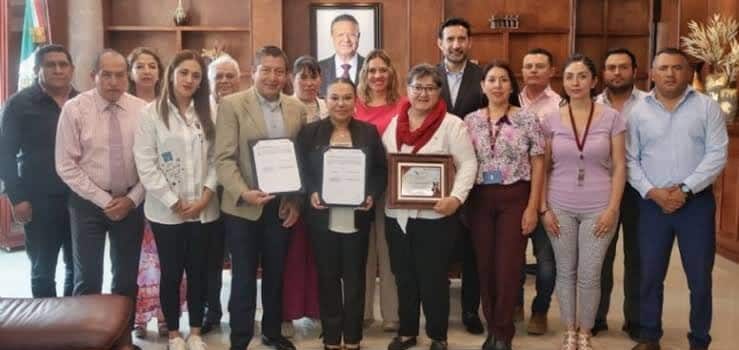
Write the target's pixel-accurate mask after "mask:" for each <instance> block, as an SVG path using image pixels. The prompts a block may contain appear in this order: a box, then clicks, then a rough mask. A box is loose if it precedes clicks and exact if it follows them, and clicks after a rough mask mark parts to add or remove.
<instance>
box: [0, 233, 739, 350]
mask: <svg viewBox="0 0 739 350" xmlns="http://www.w3.org/2000/svg"><path fill="white" fill-rule="evenodd" d="M619 249H620V247H619ZM678 254H679V253H678V252H677V249H675V251H673V256H672V260H671V261H672V263H671V266H670V270H669V273H668V278H667V281H666V285H665V301H666V303H665V308H664V328H665V330H664V331H665V336H664V338H663V339H662V348H663V349H665V350H678V349H680V350H682V349H686V350H687V349H688V344H687V339H686V337H685V335H686V333H687V327H688V312H689V309H690V308H689V303H688V294H689V291H688V289H687V284H686V280H685V276H684V274H683V273H682V267H681V265H680V259H679V255H678ZM616 266H617V269H616V272H615V275H616V281H615V285H616V286H615V288H614V291H613V299H612V308H611V310H612V312H611V313H610V315H609V324H610V326H611V328H612V330H611V331H608V332H605V333H603V334H602V335H598V337H596V338H595V339H594V341H593V342H594V345H595V348H596V349H609V350H612V349H613V350H622V349H627V350H628V349H630V348H631V347H632V346H633V344H634V343H633V342H632V341H630V340H629V339H628V338H627V337H626V336H625V335H624V334H623V333H622V332H620V331H619V329H620V327H621V324H622V323H623V317H622V314H621V312H620V307H621V302H622V300H623V290H622V288H621V283H622V276H623V269H622V266H623V265H622V260H621V256H619V257H617V263H616ZM0 271H1V272H0V296H3V297H27V296H30V286H29V282H28V278H27V276H28V275H29V264H28V259H27V257H26V254H25V252H24V251H15V252H12V253H6V252H4V251H1V252H0ZM59 271H60V272H59V273H58V274H57V276H61V268H60V269H59ZM713 280H714V292H713V294H714V299H713V300H714V313H713V328H712V336H713V339H714V341H713V344H712V346H711V349H713V350H735V349H739V345H737V340H739V335H737V330H739V327H737V324H739V265H737V264H735V263H733V262H730V261H728V260H726V259H724V258H721V257H718V258H717V259H716V267H715V269H714V273H713ZM230 282H231V276H230V272H226V273H225V274H224V288H223V295H222V300H223V301H224V305H226V304H225V301H226V300H227V298H228V291H229V288H230ZM109 283H110V276H107V275H106V286H107V285H109ZM533 288H534V286H533V279H532V278H529V280H528V281H527V283H526V300H527V305H529V304H530V300H531V298H532V294H533ZM452 299H453V300H452V304H451V305H452V311H451V315H450V317H451V324H450V330H449V345H450V346H449V347H450V349H456V350H468V349H470V350H471V349H479V348H480V345H481V344H482V342H483V340H484V337H483V336H473V335H469V334H467V333H465V332H464V329H463V328H462V325H461V323H460V320H459V314H460V312H459V284H458V283H453V285H452ZM376 300H377V299H376ZM558 312H559V311H558V308H557V303H556V301H554V302H553V304H552V310H551V311H550V313H549V324H550V329H551V330H550V332H549V333H547V334H546V335H544V336H536V337H534V336H529V335H526V334H525V331H524V324H519V325H518V329H517V337H516V338H515V339H514V343H513V344H514V348H515V349H522V350H554V349H558V348H559V343H560V332H561V330H562V326H561V324H560V323H559V314H558ZM375 314H376V315H379V305H377V304H376V305H375ZM186 317H187V315H184V316H183V322H182V324H184V325H186V324H187V321H186ZM378 317H379V316H378ZM296 325H297V327H296V328H297V334H296V336H295V338H294V341H295V344H296V346H297V348H298V349H301V350H303V349H306V350H312V349H321V348H322V347H321V342H320V339H318V332H319V331H318V330H317V329H314V328H311V327H307V326H306V324H305V323H302V322H298V323H296ZM155 329H156V325H155V323H154V322H152V323H150V324H149V331H150V332H149V335H148V336H147V338H146V339H144V340H136V342H137V344H138V345H140V346H141V347H142V348H143V349H147V350H148V349H152V350H159V349H166V340H165V339H163V338H159V337H157V336H156V330H155ZM422 333H423V332H422ZM391 336H392V335H391V334H388V333H383V332H382V331H381V329H380V326H379V322H378V323H376V325H375V326H373V327H371V328H370V329H369V330H367V331H365V334H364V340H363V342H362V346H363V349H367V350H384V349H386V347H387V344H388V342H389V341H390V339H391ZM205 339H206V341H207V343H208V346H209V349H213V350H220V349H228V344H229V341H228V316H227V315H226V316H225V317H224V323H223V325H222V328H221V329H220V330H218V331H216V332H214V333H213V334H209V335H208V336H207V337H205ZM428 344H429V341H428V339H426V338H423V337H422V338H421V340H420V344H419V346H417V347H416V348H414V349H426V348H427V347H428ZM0 348H2V346H1V345H0ZM250 349H255V350H256V349H267V348H266V347H264V346H262V345H261V343H260V341H259V340H258V339H254V340H253V341H252V344H251V346H250Z"/></svg>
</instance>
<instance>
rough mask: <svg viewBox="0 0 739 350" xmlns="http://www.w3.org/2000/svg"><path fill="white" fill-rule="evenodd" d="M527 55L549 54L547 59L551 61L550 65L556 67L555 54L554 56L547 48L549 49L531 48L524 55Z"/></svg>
mask: <svg viewBox="0 0 739 350" xmlns="http://www.w3.org/2000/svg"><path fill="white" fill-rule="evenodd" d="M527 55H544V56H547V60H548V61H549V66H550V67H554V56H552V53H551V52H549V50H547V49H543V48H541V47H535V48H533V49H531V50H529V52H527V53H526V55H524V56H527Z"/></svg>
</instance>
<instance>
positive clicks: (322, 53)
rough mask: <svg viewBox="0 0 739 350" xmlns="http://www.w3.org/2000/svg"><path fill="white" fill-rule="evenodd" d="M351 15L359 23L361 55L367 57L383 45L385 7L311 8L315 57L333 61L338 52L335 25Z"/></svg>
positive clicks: (318, 6)
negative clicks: (335, 44)
mask: <svg viewBox="0 0 739 350" xmlns="http://www.w3.org/2000/svg"><path fill="white" fill-rule="evenodd" d="M341 15H350V16H352V17H354V18H355V19H356V20H357V22H358V23H359V38H358V40H359V46H358V48H357V53H359V54H360V55H362V56H366V55H367V53H369V52H370V51H372V50H373V49H376V48H380V47H381V45H382V27H381V24H382V4H380V3H361V4H350V3H347V4H311V6H310V31H311V33H310V36H311V54H312V55H313V57H315V58H317V59H318V60H323V59H325V58H328V57H331V56H333V55H334V53H335V52H336V50H335V48H334V43H333V40H332V37H331V22H332V21H333V20H334V19H335V18H336V17H338V16H341Z"/></svg>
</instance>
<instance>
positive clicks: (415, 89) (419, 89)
mask: <svg viewBox="0 0 739 350" xmlns="http://www.w3.org/2000/svg"><path fill="white" fill-rule="evenodd" d="M408 87H409V88H410V89H411V92H412V93H413V94H415V95H420V94H422V93H424V92H425V93H427V94H432V93H434V92H436V91H437V90H439V87H438V86H435V85H428V86H421V85H408Z"/></svg>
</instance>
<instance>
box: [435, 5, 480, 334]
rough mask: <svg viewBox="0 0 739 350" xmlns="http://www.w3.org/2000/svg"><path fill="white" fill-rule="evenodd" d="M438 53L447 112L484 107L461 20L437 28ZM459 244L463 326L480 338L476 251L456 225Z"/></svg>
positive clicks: (467, 27)
mask: <svg viewBox="0 0 739 350" xmlns="http://www.w3.org/2000/svg"><path fill="white" fill-rule="evenodd" d="M437 44H438V46H439V50H441V53H442V54H443V55H444V61H443V62H441V63H439V65H438V66H437V69H438V71H439V73H440V74H441V75H442V76H443V77H444V78H445V79H444V84H443V86H442V88H441V96H442V98H444V102H446V105H447V110H448V111H449V112H450V113H452V114H454V115H457V116H459V117H460V118H464V117H465V116H466V115H467V114H469V113H470V112H473V111H475V110H477V109H479V108H482V107H483V94H482V89H481V87H480V82H481V81H482V69H480V67H479V66H477V65H476V64H474V63H472V62H470V60H469V59H468V52H469V50H470V46H471V43H470V24H469V22H467V21H466V20H464V19H462V18H449V19H447V20H446V21H444V23H442V24H441V26H440V27H439V39H438V40H437ZM459 226H460V230H461V232H460V233H461V234H460V240H461V244H462V250H463V253H462V323H464V326H465V328H466V329H467V331H468V332H470V333H472V334H482V333H483V332H484V329H483V327H482V322H481V321H480V317H479V316H478V309H479V307H480V280H479V278H478V276H477V264H476V263H475V251H474V249H473V246H472V240H471V239H470V233H469V230H468V229H467V228H466V227H465V226H464V225H459Z"/></svg>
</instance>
